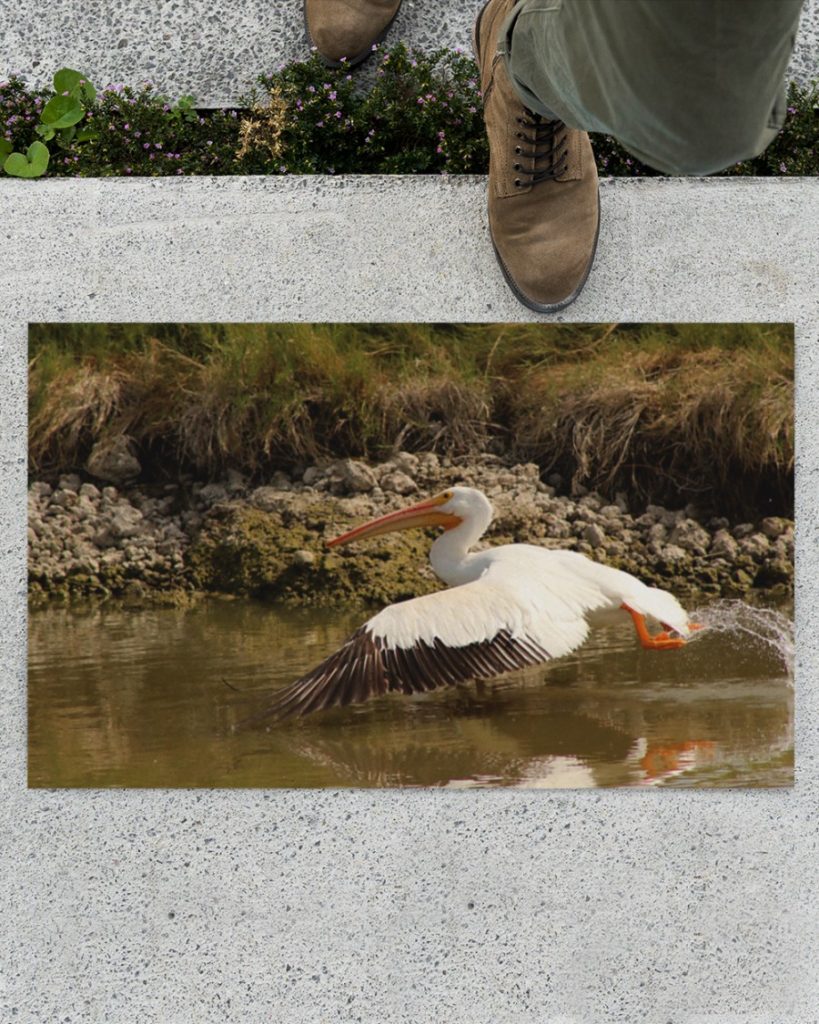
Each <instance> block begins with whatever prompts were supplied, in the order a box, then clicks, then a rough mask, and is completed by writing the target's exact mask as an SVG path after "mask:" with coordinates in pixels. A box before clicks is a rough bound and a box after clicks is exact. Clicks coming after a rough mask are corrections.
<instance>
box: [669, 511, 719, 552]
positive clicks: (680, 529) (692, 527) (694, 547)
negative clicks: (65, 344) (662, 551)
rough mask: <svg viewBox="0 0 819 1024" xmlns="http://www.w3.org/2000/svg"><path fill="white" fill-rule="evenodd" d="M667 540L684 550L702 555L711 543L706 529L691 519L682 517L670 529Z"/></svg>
mask: <svg viewBox="0 0 819 1024" xmlns="http://www.w3.org/2000/svg"><path fill="white" fill-rule="evenodd" d="M669 540H670V542H671V543H672V544H674V545H676V546H677V547H680V548H682V549H683V550H684V551H694V552H696V553H697V554H702V555H704V554H705V552H706V551H707V550H708V545H709V544H710V543H711V538H710V536H709V535H708V531H707V530H705V529H703V527H702V526H700V524H699V523H698V522H696V521H695V520H693V519H683V520H681V521H680V522H679V523H677V525H676V526H675V527H674V529H673V530H672V531H671V536H670V537H669Z"/></svg>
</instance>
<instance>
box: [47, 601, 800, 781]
mask: <svg viewBox="0 0 819 1024" xmlns="http://www.w3.org/2000/svg"><path fill="white" fill-rule="evenodd" d="M784 611H785V610H780V611H773V610H771V611H766V610H761V609H757V610H748V609H745V608H744V607H741V606H739V605H737V604H727V603H717V604H715V605H713V606H711V607H710V608H708V609H705V610H702V611H701V613H700V617H701V618H702V619H704V621H706V622H707V623H709V624H710V627H711V628H709V629H707V630H704V631H702V632H701V633H700V634H697V636H696V638H695V640H694V641H693V642H691V643H689V645H688V646H687V647H686V648H685V649H683V650H681V651H663V652H645V651H642V650H640V649H639V647H638V646H637V645H636V643H635V639H634V634H633V630H632V629H631V627H630V625H628V624H624V627H623V628H622V629H619V628H618V629H612V630H608V631H603V632H600V633H597V634H595V635H594V637H593V639H592V640H591V641H590V642H589V643H587V644H586V646H585V647H584V648H583V649H582V650H580V651H579V652H577V653H576V654H574V655H571V656H569V657H566V658H563V659H561V660H559V661H556V662H554V663H552V664H551V665H549V666H547V667H544V668H539V669H530V670H527V671H526V672H524V673H518V674H515V675H510V676H507V677H504V678H503V679H500V680H497V681H496V682H493V683H490V684H486V685H484V686H482V687H477V686H476V685H474V684H472V685H469V686H466V687H463V688H459V689H457V690H453V691H441V692H439V693H434V694H427V695H424V696H423V697H419V698H412V699H407V698H402V697H389V698H385V699H381V700H378V701H375V702H372V703H370V704H367V705H363V706H360V707H357V708H347V709H338V710H333V711H330V712H325V713H322V714H318V715H316V716H313V717H312V718H308V719H306V720H304V721H302V722H296V723H286V724H283V725H275V726H273V727H271V728H270V729H265V728H256V729H252V730H247V729H246V730H240V731H236V732H234V731H233V726H234V725H235V724H236V723H237V722H239V721H240V720H242V719H243V718H245V717H247V716H248V715H249V714H252V713H253V712H255V711H257V710H259V709H260V708H261V707H263V705H264V700H265V696H266V695H267V694H269V693H271V692H272V691H273V690H275V689H276V688H277V687H280V686H283V685H284V684H286V683H288V682H290V681H291V680H292V679H294V678H296V677H297V676H298V675H300V674H301V673H302V672H303V671H305V670H306V669H308V668H309V667H311V666H312V665H314V664H315V663H316V662H318V661H319V660H321V658H322V657H323V656H324V655H325V654H327V653H329V652H330V651H331V650H333V649H334V647H335V646H337V645H338V643H339V642H340V641H342V640H343V639H344V638H345V637H346V636H347V635H348V634H349V632H350V631H351V630H352V629H353V628H354V627H355V626H357V625H358V624H360V622H361V621H362V617H363V615H362V613H361V612H360V611H357V612H342V613H339V612H338V611H317V610H310V611H309V612H288V613H282V612H281V611H279V610H277V609H274V608H271V607H269V606H265V605H263V604H257V603H250V602H238V601H232V602H223V601H210V602H207V603H205V604H203V605H201V606H198V607H196V608H194V609H192V610H175V609H174V610H168V609H162V610H151V611H104V610H99V609H96V610H86V611H83V612H77V611H67V610H48V611H42V612H35V613H33V614H32V616H31V619H30V626H29V638H30V639H29V650H30V656H29V717H30V721H29V782H30V784H31V785H32V786H400V785H406V786H453V787H455V786H458V787H474V786H525V787H593V786H651V785H655V786H656V785H666V786H669V785H671V786H786V785H789V784H790V783H791V782H792V774H793V736H792V718H793V714H792V712H793V689H792V686H791V680H790V668H789V665H790V660H791V655H792V651H791V644H792V638H791V636H790V623H789V621H788V619H787V617H786V615H785V614H784V613H783V612H784Z"/></svg>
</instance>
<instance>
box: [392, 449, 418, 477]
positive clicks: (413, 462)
mask: <svg viewBox="0 0 819 1024" xmlns="http://www.w3.org/2000/svg"><path fill="white" fill-rule="evenodd" d="M390 462H391V463H392V464H393V466H396V467H397V468H398V469H400V470H401V471H402V472H404V473H407V474H408V475H409V474H410V473H412V474H413V475H414V474H415V473H417V472H418V466H419V464H420V460H419V458H418V456H417V455H413V454H412V452H398V454H397V455H393V457H392V458H391V459H390Z"/></svg>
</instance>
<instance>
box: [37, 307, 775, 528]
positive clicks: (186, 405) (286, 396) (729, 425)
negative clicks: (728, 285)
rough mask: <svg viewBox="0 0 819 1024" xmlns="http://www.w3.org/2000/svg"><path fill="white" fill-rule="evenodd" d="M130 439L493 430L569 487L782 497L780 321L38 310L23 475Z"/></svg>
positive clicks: (170, 462) (287, 449)
mask: <svg viewBox="0 0 819 1024" xmlns="http://www.w3.org/2000/svg"><path fill="white" fill-rule="evenodd" d="M117 434H127V435H128V436H129V437H131V438H133V439H134V441H135V443H136V445H137V447H138V450H139V456H140V459H141V461H142V463H143V466H144V467H145V469H146V472H147V474H148V475H149V476H156V477H161V476H174V475H177V474H178V473H179V472H181V471H184V470H187V471H192V472H194V473H196V474H197V475H199V476H200V477H207V476H209V477H215V476H218V475H220V474H222V473H224V471H225V470H226V469H227V468H229V467H233V468H237V469H240V470H242V471H243V472H246V473H248V474H250V475H251V476H254V477H255V478H257V479H261V478H262V477H263V476H264V475H265V474H267V473H269V472H270V471H271V470H273V469H275V468H292V467H293V466H294V465H296V464H305V463H308V462H311V461H314V460H317V459H321V458H324V457H337V456H360V457H367V458H383V457H384V456H386V455H388V454H389V453H390V452H392V451H395V450H399V449H409V450H415V451H420V450H433V451H436V452H439V453H441V454H451V455H469V454H471V453H474V452H477V451H482V450H485V449H486V448H487V447H492V448H493V450H502V451H506V452H507V453H508V454H509V455H510V456H512V457H515V458H525V459H530V460H532V461H536V462H537V463H538V464H539V465H540V466H541V467H542V469H543V470H544V471H555V470H556V471H559V472H560V473H561V474H562V475H563V476H564V478H565V479H566V480H567V481H568V480H571V481H572V482H573V483H574V484H575V485H577V484H583V485H584V486H587V487H593V488H595V489H599V490H601V491H603V492H604V493H609V494H611V493H614V492H615V491H617V490H625V491H627V492H628V493H629V494H631V495H632V496H635V497H637V498H639V499H640V500H655V501H661V502H666V503H672V504H680V503H681V502H682V503H684V502H686V501H690V500H694V501H697V502H698V503H699V504H701V505H703V506H707V507H714V508H726V509H727V507H728V506H731V507H732V508H733V507H734V506H737V505H739V506H748V505H749V504H752V505H754V506H755V507H758V508H759V509H772V508H773V506H776V507H777V508H778V509H780V510H784V509H786V508H788V507H790V503H791V500H792V474H793V341H792V331H791V329H790V327H788V326H784V325H721V324H716V325H703V324H700V325H646V326H639V325H616V324H615V325H605V324H601V325H582V324H581V325H562V324H523V325H434V324H393V325H379V324H376V325H356V324H318V325H311V324H250V325H239V324H223V325H214V324H200V325H196V324H188V325H161V324H159V325H139V324H132V325H95V324H87V325H70V326H65V325H48V324H45V325H34V326H33V327H32V331H31V365H30V448H29V457H30V464H31V471H32V472H33V473H41V474H54V473H57V472H62V471H66V470H68V469H73V468H81V467H82V466H83V465H84V463H85V460H86V459H87V457H88V453H89V451H90V448H91V446H92V444H93V443H94V442H95V441H97V440H99V439H105V438H111V437H113V436H115V435H117Z"/></svg>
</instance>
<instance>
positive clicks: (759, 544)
mask: <svg viewBox="0 0 819 1024" xmlns="http://www.w3.org/2000/svg"><path fill="white" fill-rule="evenodd" d="M770 546H771V542H770V541H769V540H768V538H767V537H766V536H765V534H764V533H752V534H751V535H750V537H743V538H742V540H741V541H740V542H739V550H740V551H742V552H743V554H746V555H750V556H751V558H753V559H754V560H759V559H760V558H761V557H764V556H765V555H767V554H768V550H769V548H770Z"/></svg>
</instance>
